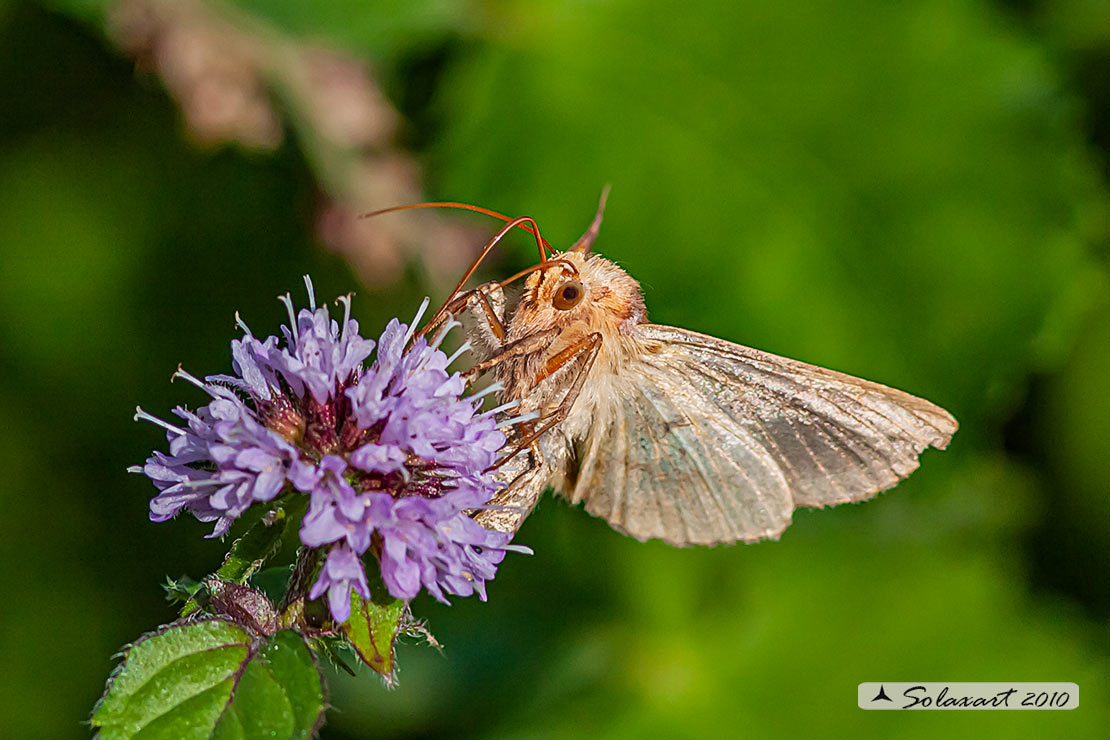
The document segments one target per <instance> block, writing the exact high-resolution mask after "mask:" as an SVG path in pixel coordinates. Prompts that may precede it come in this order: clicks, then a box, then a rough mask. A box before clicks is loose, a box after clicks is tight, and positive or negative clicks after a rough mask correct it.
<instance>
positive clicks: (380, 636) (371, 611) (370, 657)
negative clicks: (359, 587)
mask: <svg viewBox="0 0 1110 740" xmlns="http://www.w3.org/2000/svg"><path fill="white" fill-rule="evenodd" d="M404 615H405V602H404V601H401V600H400V599H393V600H391V601H386V602H384V603H380V604H379V603H376V602H374V601H372V600H371V601H364V600H363V598H362V597H361V596H359V595H358V594H357V593H355V592H354V591H352V592H351V617H350V619H348V620H347V621H346V622H345V623H344V624H343V625H342V626H341V627H340V629H341V630H342V632H343V634H345V635H346V636H347V639H348V640H350V641H351V646H352V647H353V648H354V649H355V653H356V654H357V655H358V657H359V658H361V659H362V662H363V663H365V664H366V665H368V666H370V667H371V668H373V669H374V670H375V671H377V672H378V673H380V674H381V675H382V677H383V678H385V680H386V682H388V683H393V682H394V681H395V680H396V679H395V675H394V674H395V666H394V663H393V644H394V642H395V641H396V639H397V633H398V632H399V631H400V629H401V620H402V618H403V617H404Z"/></svg>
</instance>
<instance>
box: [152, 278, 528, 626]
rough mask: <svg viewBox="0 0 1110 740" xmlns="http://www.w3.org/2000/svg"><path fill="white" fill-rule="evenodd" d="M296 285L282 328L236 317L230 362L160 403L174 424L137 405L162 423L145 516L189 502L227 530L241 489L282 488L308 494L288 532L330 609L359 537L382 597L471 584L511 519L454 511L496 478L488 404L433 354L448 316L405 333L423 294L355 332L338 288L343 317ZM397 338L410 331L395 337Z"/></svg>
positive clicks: (503, 545) (335, 606)
mask: <svg viewBox="0 0 1110 740" xmlns="http://www.w3.org/2000/svg"><path fill="white" fill-rule="evenodd" d="M305 282H306V285H307V286H308V293H309V304H310V307H309V308H308V309H302V310H301V311H300V312H299V313H297V314H294V309H293V303H292V300H291V299H290V298H289V296H288V295H286V296H284V297H283V298H282V300H283V301H284V303H285V305H286V307H287V309H288V311H289V319H290V321H289V326H288V327H285V326H283V327H282V331H283V333H284V340H285V341H284V343H282V342H279V340H278V339H277V338H276V337H272V336H271V337H267V338H266V339H265V340H259V339H257V338H255V337H254V336H253V335H252V334H251V332H250V330H249V329H248V328H247V327H246V325H245V324H243V322H242V321H240V322H239V324H240V326H241V327H242V329H243V331H244V336H243V337H242V338H241V339H237V340H234V341H233V342H232V343H231V350H232V358H233V363H232V365H233V368H234V371H235V374H234V375H217V376H210V377H208V378H207V379H206V380H205V381H201V380H199V379H197V378H195V377H193V376H192V375H190V374H188V373H186V372H185V371H183V370H178V372H177V375H178V376H180V377H182V378H184V379H186V380H188V381H190V382H192V383H194V384H195V385H197V386H199V387H200V388H202V389H204V390H205V391H206V392H207V393H208V394H209V395H210V396H211V399H212V400H211V401H209V403H208V404H207V405H206V406H204V407H202V408H200V409H198V410H197V411H195V412H193V411H189V410H187V409H185V408H183V407H178V408H177V409H175V410H174V414H176V415H177V416H178V417H179V418H181V419H182V420H183V421H184V422H185V423H184V424H183V425H182V426H174V425H172V424H169V423H166V422H163V421H161V420H159V419H156V418H155V417H152V416H150V415H149V414H146V413H145V412H143V411H142V410H141V409H140V410H139V412H138V415H137V417H136V418H142V419H145V420H147V421H152V422H154V423H157V424H159V425H161V426H163V427H165V428H166V430H167V438H168V440H169V452H168V453H162V452H155V453H154V454H153V456H152V457H151V458H150V459H148V460H147V463H146V465H145V466H143V467H141V468H139V467H135V468H131V470H132V471H133V472H142V473H145V474H146V475H147V476H148V477H149V478H150V479H151V480H152V481H153V482H154V484H155V486H156V487H157V488H158V489H159V493H158V495H157V496H155V497H154V499H153V500H152V501H151V504H150V512H151V513H150V516H151V519H153V520H155V521H165V520H166V519H169V518H171V517H173V516H175V515H176V514H177V513H179V512H181V511H188V512H190V513H192V514H193V515H194V516H196V517H197V518H198V519H200V520H202V521H214V522H215V523H216V525H215V530H214V531H213V532H212V534H211V535H210V536H220V535H222V534H224V533H225V532H227V530H228V528H229V527H230V526H231V523H232V522H233V521H234V520H235V519H236V518H238V517H239V516H240V515H241V514H242V513H243V512H244V511H245V510H246V509H247V508H248V507H249V506H250V505H251V504H252V503H254V502H255V501H270V500H272V499H273V498H274V497H275V496H277V495H278V494H279V493H281V492H283V491H294V492H300V493H302V494H307V495H308V496H309V497H310V498H309V507H308V513H307V514H306V516H305V518H304V521H303V522H302V525H301V531H300V538H301V541H302V542H303V543H304V544H305V545H306V546H308V547H313V548H328V554H327V558H326V560H325V562H324V565H323V568H322V570H321V573H320V577H319V579H318V580H317V581H316V583H315V584H314V585H313V587H312V589H311V591H310V592H309V596H310V598H319V597H321V596H323V595H324V593H327V595H328V601H329V605H330V608H331V613H332V616H333V617H334V618H335V619H336V620H337V621H339V622H343V621H345V620H346V619H347V618H348V616H349V614H350V602H351V591H352V589H353V590H355V591H357V592H358V593H359V594H360V595H361V596H362V597H363V598H369V596H370V593H369V586H368V584H367V579H366V574H365V571H364V566H363V558H362V556H363V555H364V554H365V553H366V552H367V551H370V552H372V553H373V554H374V555H375V556H376V557H377V559H378V561H379V562H380V566H381V575H382V578H383V580H384V581H385V584H386V586H387V588H388V589H389V592H390V593H391V594H392V595H393V596H394V597H396V598H401V599H411V598H413V597H414V596H416V594H417V593H418V592H419V590H420V589H421V587H423V588H425V589H426V590H427V591H428V592H429V593H430V594H432V595H433V596H434V597H435V598H437V599H439V600H441V601H446V594H456V595H460V596H468V595H470V594H472V593H474V592H477V593H478V594H479V596H480V597H481V598H482V599H485V582H486V581H487V580H489V579H491V578H493V576H494V574H495V573H496V567H497V564H498V563H499V562H500V561H501V560H502V559H503V558H504V556H505V552H506V551H507V550H510V549H511V550H518V551H525V552H526V551H527V549H526V548H521V547H518V546H514V545H509V544H508V541H509V539H510V535H507V534H504V533H501V532H493V531H490V530H487V529H485V528H483V527H482V526H481V525H479V524H478V523H477V522H475V521H474V520H473V519H471V518H470V517H469V516H467V514H466V512H467V511H471V510H474V509H480V508H482V507H483V506H485V505H487V504H488V503H489V501H490V499H491V497H492V496H493V495H494V493H496V491H497V490H498V487H499V484H498V483H497V482H496V480H495V479H494V478H493V477H492V476H491V475H490V473H489V472H487V471H488V469H489V468H490V466H491V465H492V464H493V463H494V461H495V459H496V456H497V453H498V451H499V450H500V449H501V447H502V446H503V445H504V444H505V436H504V435H503V434H502V433H501V432H500V431H499V430H498V423H497V421H496V418H495V415H496V413H497V412H498V411H500V410H501V409H494V410H493V411H487V412H484V413H481V412H479V411H478V407H479V406H480V405H481V401H480V398H481V395H483V394H478V395H474V396H469V397H467V396H463V395H462V394H463V392H464V390H465V383H464V381H463V379H462V377H461V376H460V375H459V374H458V373H449V372H448V370H447V368H448V367H449V366H450V365H451V363H452V362H453V361H454V360H455V359H456V358H457V357H458V356H459V355H460V354H461V353H462V352H464V351H465V350H466V348H467V346H468V345H467V344H464V345H463V347H462V348H460V349H459V351H458V352H456V353H455V354H454V355H452V356H451V357H447V356H446V355H445V354H444V353H443V352H442V351H441V350H440V349H439V345H440V342H442V340H443V338H444V336H445V335H446V334H447V332H448V331H449V330H450V328H452V326H457V323H455V322H453V321H449V322H448V323H447V324H446V325H445V326H444V327H443V328H442V329H441V330H440V331H439V333H438V334H437V335H436V337H435V339H433V341H431V342H430V343H429V342H428V341H426V339H425V338H424V337H420V338H417V339H416V340H415V341H411V340H412V339H413V336H414V334H415V327H416V324H417V323H418V322H419V321H420V317H421V316H422V315H423V312H424V310H425V308H426V307H427V301H425V302H424V305H423V306H421V309H420V313H419V314H418V315H417V317H416V318H415V319H414V320H413V322H412V325H411V326H407V325H405V324H402V323H400V322H399V321H398V320H396V319H393V320H392V321H390V322H389V325H388V326H386V328H385V331H384V332H383V333H382V335H381V339H380V341H379V342H378V344H377V348H378V352H377V356H376V358H375V360H374V362H373V364H372V365H371V366H370V367H369V368H366V367H365V366H364V363H365V361H366V360H367V358H369V357H370V355H371V354H372V353H373V351H374V347H375V343H374V342H373V341H371V340H368V339H364V338H362V337H361V336H360V335H359V332H358V323H357V322H356V321H354V320H353V319H351V318H350V300H349V298H340V299H339V302H340V303H342V305H343V307H344V316H343V321H342V323H339V322H336V321H334V320H333V319H332V318H331V317H330V314H329V312H328V309H327V307H320V308H317V307H316V305H315V299H314V296H313V291H312V284H311V282H310V281H308V279H307V278H306V279H305ZM410 341H411V346H410Z"/></svg>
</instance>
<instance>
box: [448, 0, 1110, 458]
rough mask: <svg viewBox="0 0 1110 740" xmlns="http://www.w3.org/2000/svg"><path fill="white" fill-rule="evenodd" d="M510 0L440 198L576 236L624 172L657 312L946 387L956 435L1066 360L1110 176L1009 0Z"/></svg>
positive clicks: (630, 258) (465, 111)
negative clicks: (673, 0) (1003, 2)
mask: <svg viewBox="0 0 1110 740" xmlns="http://www.w3.org/2000/svg"><path fill="white" fill-rule="evenodd" d="M494 7H495V8H496V9H497V12H496V13H493V14H491V16H490V17H489V18H488V19H487V20H486V22H485V23H484V24H483V26H482V28H483V31H484V37H483V43H482V45H481V51H480V53H479V52H475V53H471V54H468V55H465V56H462V57H460V61H459V63H458V64H456V65H455V66H454V67H453V68H452V69H451V70H450V72H449V75H448V77H447V79H446V80H445V82H444V84H443V86H442V96H441V99H440V113H441V116H442V120H443V121H444V127H445V130H444V132H443V135H441V136H440V137H438V141H439V142H440V144H439V146H438V148H437V150H436V151H435V157H434V165H435V167H433V169H432V172H433V173H435V176H436V178H437V180H436V183H435V191H436V192H435V197H445V198H447V197H451V198H461V199H465V200H470V201H474V202H479V203H482V204H484V205H488V206H490V207H493V208H496V209H500V210H502V211H505V212H508V213H510V214H513V215H517V214H524V213H526V214H529V215H533V216H536V217H537V218H538V219H539V222H540V224H541V226H542V227H543V228H544V229H545V233H546V235H547V236H548V238H549V239H550V240H551V241H552V243H553V244H569V243H570V241H571V240H572V239H573V238H575V237H576V236H577V235H578V234H579V233H580V232H581V231H582V230H583V229H584V228H585V226H586V224H587V223H588V222H589V218H590V216H591V214H592V213H593V204H594V202H595V201H596V198H597V194H598V192H599V191H600V190H601V186H602V185H603V184H604V183H606V182H611V183H612V184H613V192H612V196H611V197H610V199H609V209H608V212H607V213H606V222H605V225H604V226H603V228H602V232H601V237H600V239H599V241H598V249H599V250H600V251H601V252H602V253H603V254H605V255H606V256H609V257H612V258H615V259H617V260H618V261H620V262H621V263H622V264H623V265H624V266H625V267H626V268H627V269H628V270H629V271H630V272H631V274H632V275H633V276H634V277H636V278H637V279H639V280H641V281H642V283H643V285H644V287H645V290H646V293H647V300H648V306H649V309H650V310H652V311H653V318H654V319H655V320H657V321H661V322H665V323H675V324H679V325H682V326H687V327H690V328H694V329H699V330H703V331H709V332H711V333H715V334H718V335H721V336H724V337H726V338H729V339H735V340H740V341H742V342H744V343H745V344H752V345H754V346H758V347H762V348H765V349H768V350H771V351H776V352H779V353H782V354H787V355H790V356H797V357H800V358H801V359H805V360H808V361H811V362H816V363H818V364H823V365H827V366H830V367H834V368H837V369H840V370H845V371H848V372H852V373H854V374H859V375H863V376H865V377H870V378H875V379H878V380H880V381H882V382H884V383H888V384H891V385H895V386H898V387H904V388H907V389H908V390H911V391H913V392H915V393H919V394H922V395H925V396H926V397H928V398H930V399H932V400H934V401H937V402H939V403H941V404H942V405H944V406H946V407H948V408H950V409H952V410H953V411H954V413H955V415H956V417H957V418H959V419H961V421H963V422H965V424H964V428H963V431H961V433H960V434H959V435H957V437H956V443H957V446H959V445H960V444H966V442H964V441H963V440H969V441H970V439H969V438H973V437H976V436H977V435H978V434H980V431H979V427H980V425H979V424H978V422H979V421H980V420H983V419H986V418H989V417H990V416H991V415H993V414H996V413H998V412H999V410H1000V409H1002V408H1005V407H1006V405H1007V404H1009V403H1011V402H1012V398H1013V395H1014V393H1015V392H1016V387H1017V386H1018V384H1019V383H1020V382H1021V380H1022V379H1023V378H1024V375H1025V373H1026V371H1027V368H1028V367H1029V366H1030V365H1031V364H1033V363H1049V364H1051V363H1058V362H1060V361H1061V360H1062V349H1063V348H1066V346H1067V341H1062V339H1063V338H1066V337H1070V336H1072V335H1073V334H1074V331H1075V328H1076V324H1077V320H1078V317H1079V316H1080V315H1081V313H1082V311H1083V310H1085V308H1086V307H1087V306H1089V303H1090V298H1091V296H1090V295H1089V293H1088V294H1086V295H1085V296H1081V297H1082V300H1069V299H1068V296H1069V292H1070V291H1072V289H1073V286H1074V285H1075V284H1076V283H1077V282H1084V281H1086V282H1088V283H1089V273H1090V272H1091V271H1093V270H1095V269H1097V268H1096V266H1095V265H1094V263H1093V261H1092V260H1091V258H1090V254H1089V245H1090V244H1091V243H1092V241H1094V240H1095V239H1097V238H1100V237H1102V236H1103V235H1105V233H1106V219H1105V200H1104V198H1105V193H1104V191H1103V190H1102V188H1101V186H1100V184H1099V182H1098V178H1097V172H1096V170H1095V169H1094V168H1093V167H1092V166H1091V164H1090V162H1089V160H1088V158H1087V153H1086V151H1085V150H1084V144H1083V139H1082V137H1081V135H1080V131H1079V125H1078V121H1079V118H1078V116H1077V112H1076V107H1075V104H1074V101H1072V100H1071V99H1069V97H1068V96H1067V95H1066V94H1064V93H1063V92H1062V91H1061V89H1060V86H1059V84H1058V81H1057V79H1056V75H1055V74H1054V72H1053V70H1052V69H1051V67H1050V65H1049V60H1048V59H1047V58H1046V56H1045V54H1044V53H1043V52H1042V51H1041V50H1040V49H1038V48H1037V47H1036V46H1034V45H1033V44H1031V43H1029V41H1028V40H1027V39H1026V38H1024V37H1023V36H1021V35H1020V34H1018V33H1014V32H1012V31H1011V30H1010V29H1009V28H1008V27H1007V24H1006V21H1005V19H1004V18H1003V17H1002V16H1001V15H1000V14H999V13H998V11H996V10H995V9H994V7H993V6H991V5H989V4H987V3H981V2H975V3H961V2H955V1H953V0H930V1H928V2H921V3H913V4H904V3H903V4H898V3H896V4H890V3H882V2H875V1H873V0H852V1H851V2H848V3H844V2H832V1H831V0H826V1H825V2H819V3H796V2H787V3H771V4H768V3H757V2H739V3H709V2H691V3H685V4H684V5H683V7H682V11H681V13H675V12H673V6H671V5H669V4H667V3H663V2H649V3H647V4H644V3H632V2H627V1H621V0H616V1H613V2H605V3H595V4H591V5H589V9H588V10H587V9H586V7H585V6H582V5H578V4H573V3H561V2H539V3H537V2H527V3H523V2H504V3H498V4H497V5H495V6H494ZM510 153H511V155H510ZM521 252H523V249H521ZM1045 332H1051V334H1052V335H1053V336H1052V337H1051V338H1046V337H1044V334H1045ZM984 348H990V349H989V351H988V352H984V351H983V349H984ZM1042 349H1043V350H1051V351H1054V352H1055V354H1054V355H1053V356H1044V357H1042V356H1038V354H1037V353H1038V351H1040V350H1042Z"/></svg>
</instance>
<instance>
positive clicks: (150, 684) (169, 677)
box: [92, 619, 251, 739]
mask: <svg viewBox="0 0 1110 740" xmlns="http://www.w3.org/2000/svg"><path fill="white" fill-rule="evenodd" d="M250 642H251V638H250V636H249V635H247V633H246V632H245V631H243V630H242V629H240V628H238V627H236V626H235V625H233V624H231V623H230V622H226V621H223V620H218V619H212V620H206V621H203V622H196V623H192V624H182V625H174V626H171V627H169V628H167V629H164V630H161V631H159V632H155V633H152V634H150V635H147V636H144V637H142V638H140V639H139V640H138V641H137V642H136V643H134V644H133V645H132V646H131V647H130V648H128V649H127V650H126V651H125V653H124V656H125V657H124V662H123V664H122V665H121V666H120V667H119V668H118V669H117V670H116V672H115V673H114V674H113V676H112V678H111V679H109V681H108V687H107V690H106V692H105V694H104V697H103V699H101V701H100V703H99V704H98V705H97V707H96V709H95V710H94V711H93V717H92V724H93V726H94V727H98V728H100V737H102V738H105V739H107V738H133V737H139V736H140V734H141V735H142V736H143V737H147V736H149V737H206V736H207V733H210V731H211V728H212V726H213V724H214V723H215V722H216V720H217V719H218V718H219V716H220V713H221V712H222V711H223V708H224V707H225V706H226V705H227V701H228V698H229V697H230V696H231V691H232V689H233V688H234V685H235V680H236V677H237V675H238V673H239V672H240V671H241V670H242V667H243V663H244V662H245V661H246V660H247V657H248V655H249V653H250ZM206 723H207V724H206ZM204 726H207V727H208V730H207V731H206V732H205V733H204V734H198V733H200V730H199V729H197V728H203V727H204ZM167 728H168V729H167Z"/></svg>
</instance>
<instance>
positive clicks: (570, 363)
mask: <svg viewBox="0 0 1110 740" xmlns="http://www.w3.org/2000/svg"><path fill="white" fill-rule="evenodd" d="M599 349H601V335H600V334H598V333H596V332H595V333H594V334H590V335H589V336H587V337H584V338H582V339H580V340H578V341H577V342H575V343H574V344H572V345H570V346H569V347H567V348H566V349H564V350H562V351H560V352H559V353H558V354H556V355H554V356H553V357H551V359H549V360H548V361H547V362H546V363H545V365H544V367H543V369H542V370H540V373H539V374H538V375H537V376H536V381H535V382H536V383H540V382H541V381H543V380H546V379H547V378H550V377H551V376H552V375H554V374H555V373H557V372H559V371H560V370H562V369H563V368H566V367H571V369H572V371H573V372H574V373H575V375H574V380H572V381H571V383H570V387H569V388H567V392H566V393H565V394H564V395H563V400H562V401H560V402H559V405H558V407H556V408H555V410H554V411H552V412H551V413H549V414H547V415H546V416H543V417H540V419H539V422H538V423H537V426H538V427H539V428H538V429H535V430H533V431H531V432H522V433H523V434H524V439H522V440H520V441H519V442H517V443H516V444H515V445H514V446H513V449H511V450H509V451H508V452H506V453H505V454H504V455H503V456H502V457H501V458H500V459H499V460H498V461H497V462H495V463H494V464H493V465H491V466H490V468H491V469H493V468H497V467H500V466H501V465H504V464H505V463H507V462H508V461H509V460H511V459H512V458H513V457H515V456H516V455H517V454H519V453H520V451H521V450H523V449H525V448H526V447H532V448H533V449H537V447H538V446H537V445H536V440H538V439H539V438H540V437H542V436H543V435H544V433H545V432H547V431H548V430H549V429H551V428H552V427H554V426H555V425H556V424H558V423H560V422H562V421H564V420H565V419H566V418H567V415H568V414H569V413H570V408H571V406H573V405H574V402H575V401H576V400H578V396H579V394H580V393H581V392H582V386H584V385H585V384H586V377H587V376H588V375H589V374H590V368H592V367H593V365H594V359H596V358H597V352H598V350H599ZM518 426H519V425H518ZM541 457H542V453H541Z"/></svg>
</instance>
